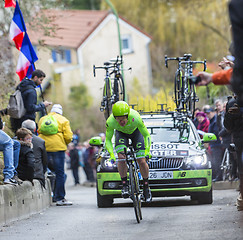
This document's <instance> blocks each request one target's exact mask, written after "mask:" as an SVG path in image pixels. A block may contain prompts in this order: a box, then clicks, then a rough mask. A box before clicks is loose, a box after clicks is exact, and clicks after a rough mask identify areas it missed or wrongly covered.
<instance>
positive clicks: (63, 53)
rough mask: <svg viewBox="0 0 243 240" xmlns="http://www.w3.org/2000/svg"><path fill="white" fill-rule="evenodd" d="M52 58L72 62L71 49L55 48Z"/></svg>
mask: <svg viewBox="0 0 243 240" xmlns="http://www.w3.org/2000/svg"><path fill="white" fill-rule="evenodd" d="M52 59H53V61H54V62H57V63H71V62H72V61H71V51H70V50H69V49H53V50H52Z"/></svg>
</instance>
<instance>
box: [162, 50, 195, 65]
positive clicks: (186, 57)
mask: <svg viewBox="0 0 243 240" xmlns="http://www.w3.org/2000/svg"><path fill="white" fill-rule="evenodd" d="M191 57H192V55H191V54H190V53H188V54H184V56H183V57H170V58H168V56H167V55H165V66H166V67H167V68H168V61H171V60H176V61H178V62H180V61H182V60H185V61H188V60H190V58H191Z"/></svg>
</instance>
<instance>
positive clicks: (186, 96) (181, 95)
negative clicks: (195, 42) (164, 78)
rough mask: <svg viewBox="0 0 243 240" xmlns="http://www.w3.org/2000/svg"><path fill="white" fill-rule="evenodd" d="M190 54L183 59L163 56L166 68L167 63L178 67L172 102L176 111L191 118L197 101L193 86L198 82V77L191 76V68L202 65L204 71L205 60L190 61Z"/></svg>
mask: <svg viewBox="0 0 243 240" xmlns="http://www.w3.org/2000/svg"><path fill="white" fill-rule="evenodd" d="M191 57H192V55H191V54H184V56H183V57H167V55H165V66H166V67H167V68H168V61H172V60H174V61H177V62H178V66H177V70H176V73H175V80H174V101H175V104H176V111H178V112H180V113H184V114H186V115H187V116H188V117H190V118H191V117H192V116H193V113H194V111H195V104H196V102H198V101H199V98H198V96H197V94H196V89H195V84H197V83H198V82H199V81H200V78H199V77H195V76H193V66H194V65H196V64H203V66H204V69H203V71H206V69H207V65H206V59H205V60H204V61H193V60H191Z"/></svg>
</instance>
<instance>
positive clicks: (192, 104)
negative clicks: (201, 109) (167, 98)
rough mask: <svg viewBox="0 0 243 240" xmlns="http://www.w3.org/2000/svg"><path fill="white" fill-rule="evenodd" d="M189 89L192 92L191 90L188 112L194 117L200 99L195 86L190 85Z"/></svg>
mask: <svg viewBox="0 0 243 240" xmlns="http://www.w3.org/2000/svg"><path fill="white" fill-rule="evenodd" d="M189 87H190V90H189V99H188V111H190V113H191V116H193V114H194V112H195V106H196V102H197V99H198V98H197V95H196V90H195V85H194V84H190V85H189Z"/></svg>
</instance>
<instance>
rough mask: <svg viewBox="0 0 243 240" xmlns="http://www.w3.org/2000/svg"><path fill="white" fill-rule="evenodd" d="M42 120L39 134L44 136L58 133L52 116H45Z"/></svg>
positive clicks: (55, 121)
mask: <svg viewBox="0 0 243 240" xmlns="http://www.w3.org/2000/svg"><path fill="white" fill-rule="evenodd" d="M43 118H44V119H43V121H42V123H41V125H40V129H39V133H41V134H44V135H53V134H56V133H58V122H57V120H56V118H55V117H54V116H53V115H47V116H45V117H43Z"/></svg>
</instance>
